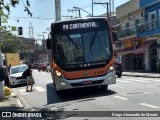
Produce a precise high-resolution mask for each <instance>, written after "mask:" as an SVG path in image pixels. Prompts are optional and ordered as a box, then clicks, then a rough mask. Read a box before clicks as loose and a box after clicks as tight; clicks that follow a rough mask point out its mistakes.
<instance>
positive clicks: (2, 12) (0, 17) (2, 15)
mask: <svg viewBox="0 0 160 120" xmlns="http://www.w3.org/2000/svg"><path fill="white" fill-rule="evenodd" d="M19 1H20V0H9V2H5V0H0V26H1V25H2V23H3V26H1V30H6V28H7V26H6V25H7V19H8V17H9V14H10V7H11V6H13V7H16V6H17V5H18V4H19ZM22 1H23V5H24V11H26V12H27V13H28V15H29V16H32V13H31V12H30V10H29V7H30V2H29V0H22ZM24 1H25V2H24ZM8 27H9V28H11V30H16V27H14V26H8Z"/></svg>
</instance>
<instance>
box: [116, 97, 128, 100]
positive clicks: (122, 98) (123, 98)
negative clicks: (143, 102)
mask: <svg viewBox="0 0 160 120" xmlns="http://www.w3.org/2000/svg"><path fill="white" fill-rule="evenodd" d="M113 97H115V98H118V99H121V100H128V98H125V97H121V96H113Z"/></svg>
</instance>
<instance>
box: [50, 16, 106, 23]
mask: <svg viewBox="0 0 160 120" xmlns="http://www.w3.org/2000/svg"><path fill="white" fill-rule="evenodd" d="M86 19H88V20H95V19H107V20H108V18H107V17H83V18H75V19H69V20H63V21H56V22H54V23H52V24H56V23H63V22H75V21H80V20H86Z"/></svg>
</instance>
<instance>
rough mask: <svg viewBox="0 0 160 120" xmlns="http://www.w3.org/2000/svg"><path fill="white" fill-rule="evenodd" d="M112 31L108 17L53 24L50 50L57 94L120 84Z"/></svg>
mask: <svg viewBox="0 0 160 120" xmlns="http://www.w3.org/2000/svg"><path fill="white" fill-rule="evenodd" d="M113 40H116V34H115V33H114V32H112V30H111V27H110V25H109V22H108V19H107V18H105V17H103V18H102V17H90V18H77V19H72V20H66V21H58V22H54V23H52V24H51V32H50V39H47V43H46V45H47V49H48V50H49V52H50V55H49V56H50V66H51V75H52V79H53V85H54V86H55V88H56V91H57V93H61V92H62V91H64V90H67V89H74V88H82V87H90V86H100V88H101V89H103V90H107V89H108V85H109V84H115V83H116V75H115V67H114V53H113V47H112V42H113Z"/></svg>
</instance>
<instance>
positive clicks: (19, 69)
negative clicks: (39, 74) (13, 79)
mask: <svg viewBox="0 0 160 120" xmlns="http://www.w3.org/2000/svg"><path fill="white" fill-rule="evenodd" d="M27 68H28V66H17V67H11V74H16V73H21V72H24V71H25V70H26V69H27Z"/></svg>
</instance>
